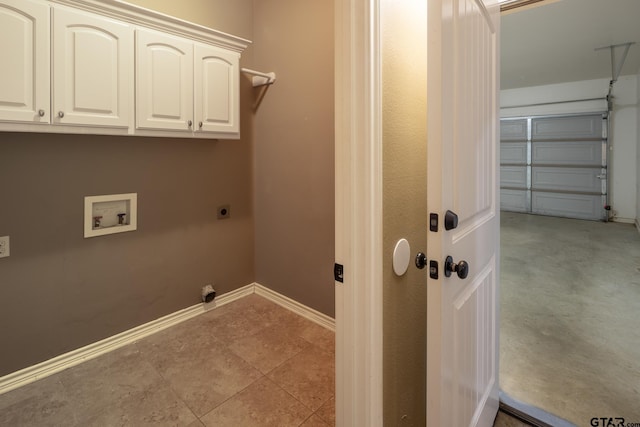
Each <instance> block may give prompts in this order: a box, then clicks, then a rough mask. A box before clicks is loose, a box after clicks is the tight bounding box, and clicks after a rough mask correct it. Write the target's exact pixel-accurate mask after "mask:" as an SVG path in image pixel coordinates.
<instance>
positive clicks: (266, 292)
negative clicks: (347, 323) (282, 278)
mask: <svg viewBox="0 0 640 427" xmlns="http://www.w3.org/2000/svg"><path fill="white" fill-rule="evenodd" d="M254 285H255V293H256V294H258V295H260V296H262V297H264V298H266V299H268V300H271V301H273V302H275V303H276V304H278V305H280V306H282V307H284V308H286V309H288V310H291V311H293V312H294V313H296V314H298V315H300V316H302V317H304V318H305V319H308V320H311V321H312V322H315V323H317V324H318V325H320V326H323V327H325V328H327V329H329V330H331V331H333V332H335V331H336V321H335V319H333V318H332V317H329V316H327V315H326V314H324V313H320V312H319V311H316V310H314V309H313V308H311V307H307V306H306V305H304V304H300V303H299V302H298V301H295V300H292V299H291V298H289V297H286V296H284V295H282V294H279V293H278V292H275V291H272V290H271V289H269V288H267V287H265V286H262V285H261V284H259V283H254Z"/></svg>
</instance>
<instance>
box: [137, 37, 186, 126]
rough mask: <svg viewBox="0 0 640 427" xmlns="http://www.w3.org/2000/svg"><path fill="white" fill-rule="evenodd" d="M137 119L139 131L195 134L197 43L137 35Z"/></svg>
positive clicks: (179, 39) (177, 38)
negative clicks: (178, 131) (194, 70)
mask: <svg viewBox="0 0 640 427" xmlns="http://www.w3.org/2000/svg"><path fill="white" fill-rule="evenodd" d="M136 72H137V74H136V113H137V115H136V117H137V127H138V128H139V129H164V130H182V131H189V132H191V131H192V130H193V42H192V41H190V40H186V39H182V38H179V37H174V36H171V35H168V34H164V33H160V32H157V31H151V30H143V29H140V30H137V31H136Z"/></svg>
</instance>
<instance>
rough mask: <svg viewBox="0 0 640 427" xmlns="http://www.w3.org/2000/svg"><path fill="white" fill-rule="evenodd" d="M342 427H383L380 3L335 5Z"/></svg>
mask: <svg viewBox="0 0 640 427" xmlns="http://www.w3.org/2000/svg"><path fill="white" fill-rule="evenodd" d="M334 7H335V9H334V11H335V12H334V13H335V28H334V32H335V33H334V34H335V42H334V43H335V259H336V263H337V264H341V265H343V266H344V272H343V280H344V281H343V282H338V281H336V282H335V304H336V399H335V400H336V425H337V426H355V425H366V426H372V427H375V426H382V410H383V400H382V389H383V385H382V370H383V365H382V326H383V323H382V263H381V260H382V113H381V111H382V108H381V107H382V101H381V61H380V56H379V52H380V47H381V46H380V44H381V43H380V37H379V35H380V24H379V23H380V19H379V17H380V14H379V11H380V0H344V1H340V0H335V1H334Z"/></svg>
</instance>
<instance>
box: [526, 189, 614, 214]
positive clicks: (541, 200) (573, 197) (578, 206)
mask: <svg viewBox="0 0 640 427" xmlns="http://www.w3.org/2000/svg"><path fill="white" fill-rule="evenodd" d="M531 212H532V213H536V214H541V215H551V216H561V217H567V218H578V219H591V220H600V219H602V212H603V210H602V196H599V195H589V194H561V193H547V192H541V191H533V192H532V194H531Z"/></svg>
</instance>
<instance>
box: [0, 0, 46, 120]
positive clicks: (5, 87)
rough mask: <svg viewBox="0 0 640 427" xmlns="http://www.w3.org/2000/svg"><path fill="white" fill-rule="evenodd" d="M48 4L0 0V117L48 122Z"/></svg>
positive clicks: (0, 118)
mask: <svg viewBox="0 0 640 427" xmlns="http://www.w3.org/2000/svg"><path fill="white" fill-rule="evenodd" d="M49 28H50V27H49V6H48V5H46V4H41V3H34V2H31V1H28V0H0V52H2V56H3V60H2V66H1V67H0V120H3V121H4V120H6V121H19V122H36V123H49V118H50V111H49V91H50V84H49V74H50V59H49Z"/></svg>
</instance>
